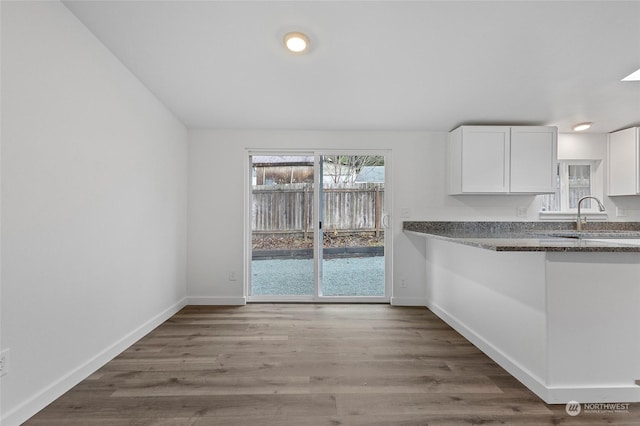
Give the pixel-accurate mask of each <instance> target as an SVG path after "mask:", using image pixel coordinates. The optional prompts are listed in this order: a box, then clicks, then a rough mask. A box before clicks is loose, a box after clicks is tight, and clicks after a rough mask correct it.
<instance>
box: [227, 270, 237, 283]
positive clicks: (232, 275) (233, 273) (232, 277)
mask: <svg viewBox="0 0 640 426" xmlns="http://www.w3.org/2000/svg"><path fill="white" fill-rule="evenodd" d="M229 281H238V271H231V272H229Z"/></svg>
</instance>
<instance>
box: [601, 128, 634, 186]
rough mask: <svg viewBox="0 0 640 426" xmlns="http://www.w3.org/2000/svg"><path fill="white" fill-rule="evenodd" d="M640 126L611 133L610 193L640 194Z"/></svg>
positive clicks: (609, 145)
mask: <svg viewBox="0 0 640 426" xmlns="http://www.w3.org/2000/svg"><path fill="white" fill-rule="evenodd" d="M639 133H640V128H639V127H632V128H630V129H626V130H620V131H618V132H613V133H610V134H609V143H608V150H609V167H608V170H609V194H608V195H638V194H640V134H639Z"/></svg>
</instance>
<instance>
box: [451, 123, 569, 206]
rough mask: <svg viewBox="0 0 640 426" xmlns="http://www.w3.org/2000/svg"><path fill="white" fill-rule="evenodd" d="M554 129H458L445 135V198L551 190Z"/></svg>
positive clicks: (526, 127)
mask: <svg viewBox="0 0 640 426" xmlns="http://www.w3.org/2000/svg"><path fill="white" fill-rule="evenodd" d="M557 140H558V130H557V129H556V128H555V127H545V126H461V127H458V128H457V129H455V130H454V131H452V132H451V133H450V134H449V146H448V168H449V176H448V179H449V181H448V182H449V183H448V186H449V194H452V195H455V194H509V193H517V194H543V193H552V192H555V167H556V162H557Z"/></svg>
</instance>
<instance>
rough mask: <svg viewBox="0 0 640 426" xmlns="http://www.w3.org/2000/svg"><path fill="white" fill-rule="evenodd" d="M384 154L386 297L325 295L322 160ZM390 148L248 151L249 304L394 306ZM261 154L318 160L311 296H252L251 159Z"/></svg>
mask: <svg viewBox="0 0 640 426" xmlns="http://www.w3.org/2000/svg"><path fill="white" fill-rule="evenodd" d="M363 154H364V155H380V156H384V164H385V178H384V179H385V187H384V191H385V194H384V197H385V202H384V210H383V211H382V222H383V228H384V296H322V295H321V294H320V290H321V288H320V286H321V283H320V282H321V280H322V260H323V259H322V244H323V241H322V240H323V239H322V232H323V231H322V230H321V229H320V227H319V222H320V219H321V213H320V209H321V208H322V200H321V199H320V197H321V196H322V190H323V188H322V180H323V177H322V167H319V162H320V158H321V157H322V156H328V155H363ZM391 154H392V152H391V150H390V149H321V150H320V149H304V150H291V149H246V150H245V156H244V157H245V161H244V163H245V173H244V176H245V180H246V181H245V185H244V188H245V190H244V192H245V194H244V218H245V220H244V224H245V227H244V230H245V232H244V247H245V248H244V273H243V282H244V296H245V299H246V300H247V302H308V303H314V302H318V303H390V300H391V292H392V277H393V269H392V267H393V262H392V259H393V229H392V220H391V216H390V213H389V211H390V210H391V208H392V206H393V192H392V189H391V188H392V184H391V176H392V158H391ZM259 155H306V156H313V157H314V188H313V219H314V220H313V223H314V226H313V261H314V284H313V288H314V294H313V295H311V296H307V295H300V296H297V295H296V296H287V295H275V296H265V295H259V296H253V295H251V279H252V270H251V264H252V251H253V248H252V236H253V229H252V205H251V197H252V166H251V158H252V157H253V156H259Z"/></svg>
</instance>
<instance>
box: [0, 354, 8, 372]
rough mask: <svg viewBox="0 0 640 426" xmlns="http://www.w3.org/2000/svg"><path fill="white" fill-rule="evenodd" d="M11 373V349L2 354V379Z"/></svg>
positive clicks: (0, 361)
mask: <svg viewBox="0 0 640 426" xmlns="http://www.w3.org/2000/svg"><path fill="white" fill-rule="evenodd" d="M8 372H9V349H5V350H4V351H2V352H0V377H2V376H4V375H6V374H7V373H8Z"/></svg>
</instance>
